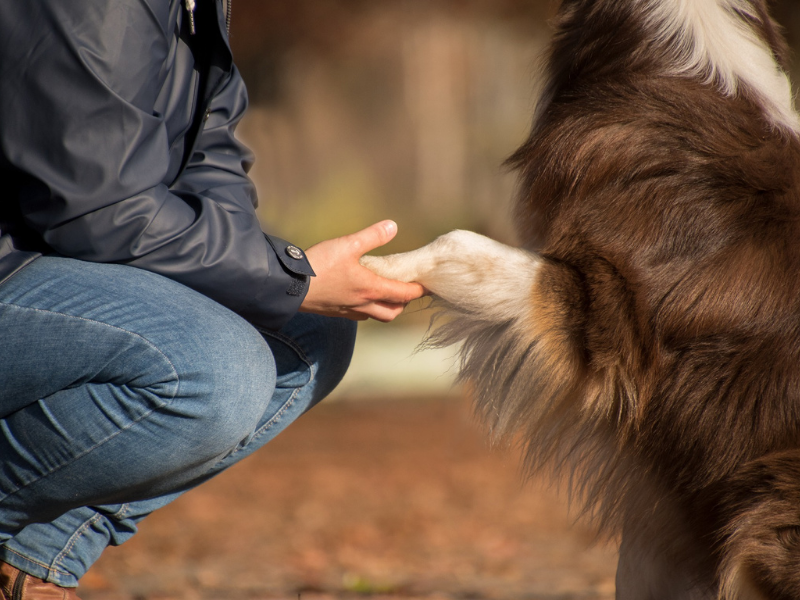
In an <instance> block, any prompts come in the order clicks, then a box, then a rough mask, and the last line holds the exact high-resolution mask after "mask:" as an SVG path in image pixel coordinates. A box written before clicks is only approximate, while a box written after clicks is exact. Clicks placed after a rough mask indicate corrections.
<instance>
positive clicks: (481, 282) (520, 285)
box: [361, 230, 542, 320]
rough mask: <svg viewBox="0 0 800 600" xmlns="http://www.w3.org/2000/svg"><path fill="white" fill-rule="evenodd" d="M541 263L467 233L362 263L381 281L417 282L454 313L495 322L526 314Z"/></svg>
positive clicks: (442, 238)
mask: <svg viewBox="0 0 800 600" xmlns="http://www.w3.org/2000/svg"><path fill="white" fill-rule="evenodd" d="M541 263H542V260H541V258H540V257H538V256H537V255H535V254H533V253H530V252H526V251H525V250H521V249H519V248H512V247H511V246H506V245H504V244H501V243H499V242H496V241H494V240H491V239H489V238H487V237H485V236H482V235H479V234H477V233H473V232H471V231H462V230H456V231H452V232H450V233H448V234H446V235H443V236H441V237H439V238H437V239H436V240H434V241H433V242H431V243H430V244H428V245H427V246H423V247H422V248H419V249H417V250H414V251H411V252H405V253H402V254H392V255H389V256H364V257H363V258H362V259H361V264H362V265H364V266H365V267H367V268H368V269H370V270H372V271H374V272H375V273H377V274H378V275H381V276H383V277H388V278H390V279H398V280H400V281H416V282H418V283H421V284H422V285H423V286H425V287H426V288H427V289H428V290H430V291H431V292H432V293H433V294H434V295H436V296H438V297H440V298H442V299H443V300H445V301H446V302H447V303H448V304H450V305H452V306H454V307H455V308H457V309H459V310H461V311H465V312H469V313H473V314H476V315H480V316H481V317H483V318H488V319H492V320H497V319H500V320H506V319H513V318H518V317H519V316H521V315H522V314H525V313H526V312H527V307H528V306H529V304H530V296H531V291H532V288H533V285H534V283H535V278H536V273H537V271H538V270H539V267H540V265H541Z"/></svg>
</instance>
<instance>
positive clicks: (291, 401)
mask: <svg viewBox="0 0 800 600" xmlns="http://www.w3.org/2000/svg"><path fill="white" fill-rule="evenodd" d="M256 330H257V331H258V332H259V333H261V334H262V335H266V336H269V337H271V338H275V339H276V340H278V341H279V342H283V343H284V344H286V345H287V346H289V347H290V348H291V349H292V350H294V351H295V352H297V354H298V356H299V357H300V360H302V361H303V362H304V363H305V364H306V366H307V367H308V372H309V376H308V381H306V382H305V383H304V384H303V385H300V386H297V387H296V388H294V391H293V392H292V395H291V396H290V397H289V399H288V400H287V401H286V402H284V404H283V406H281V407H280V409H279V410H278V412H276V413H275V414H274V415H273V416H272V418H271V419H270V420H269V421H267V422H266V423H264V424H263V425H262V426H261V427H259V428H258V429H256V430H255V431H254V432H253V437H252V438H251V439H250V442H249V443H248V445H249V444H250V443H252V442H253V440H256V439H258V438H259V437H260V436H261V435H262V434H264V433H265V432H266V431H268V430H269V429H271V428H272V426H273V425H275V423H277V422H278V421H280V419H281V417H282V416H283V415H284V414H286V411H287V410H289V409H290V408H291V407H292V405H293V404H294V403H295V400H297V395H298V394H299V393H300V388H303V387H305V386H307V385H308V384H310V383H311V382H312V381H314V376H315V371H314V364H313V363H312V362H311V361H310V360H309V358H308V356H306V353H305V352H304V351H303V349H302V348H301V347H300V346H299V345H298V344H297V343H296V342H295V341H294V340H293V339H292V338H290V337H287V336H285V335H281V334H279V333H276V332H274V331H264V330H262V329H259V328H257V327H256ZM243 449H244V446H243V447H241V448H237V449H236V450H234V451H233V452H231V453H230V454H228V455H227V456H226V457H225V458H223V459H222V460H220V461H219V462H218V463H217V465H218V464H220V463H222V462H224V461H226V460H228V459H229V458H230V457H232V456H236V455H237V454H238V453H239V452H241V451H242V450H243ZM217 465H214V467H216V466H217ZM214 467H212V469H213V468H214Z"/></svg>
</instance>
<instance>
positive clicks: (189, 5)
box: [184, 0, 197, 35]
mask: <svg viewBox="0 0 800 600" xmlns="http://www.w3.org/2000/svg"><path fill="white" fill-rule="evenodd" d="M184 6H185V7H186V12H187V13H189V32H190V33H191V34H192V35H194V34H195V33H197V30H196V29H195V27H194V9H195V1H194V0H186V3H185V4H184Z"/></svg>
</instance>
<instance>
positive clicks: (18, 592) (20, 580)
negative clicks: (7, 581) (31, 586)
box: [11, 571, 28, 600]
mask: <svg viewBox="0 0 800 600" xmlns="http://www.w3.org/2000/svg"><path fill="white" fill-rule="evenodd" d="M27 578H28V574H27V573H23V572H22V571H20V573H19V574H18V575H17V578H16V579H15V580H14V587H13V588H11V600H22V588H24V587H25V580H26V579H27Z"/></svg>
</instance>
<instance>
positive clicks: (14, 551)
mask: <svg viewBox="0 0 800 600" xmlns="http://www.w3.org/2000/svg"><path fill="white" fill-rule="evenodd" d="M3 552H10V553H11V554H15V555H17V556H19V557H20V558H22V559H24V560H27V561H28V562H32V563H33V564H35V565H39V566H40V567H42V568H43V569H46V570H47V571H48V572H50V571H55V572H56V573H58V574H59V575H66V576H67V577H72V574H71V573H67V572H66V571H61V570H59V569H57V568H55V567H52V566H50V565H47V564H45V563H43V562H41V561H38V560H36V559H35V558H31V557H30V556H25V555H24V554H22V553H20V552H17V551H16V550H13V549H11V548H8V547H7V546H3Z"/></svg>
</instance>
